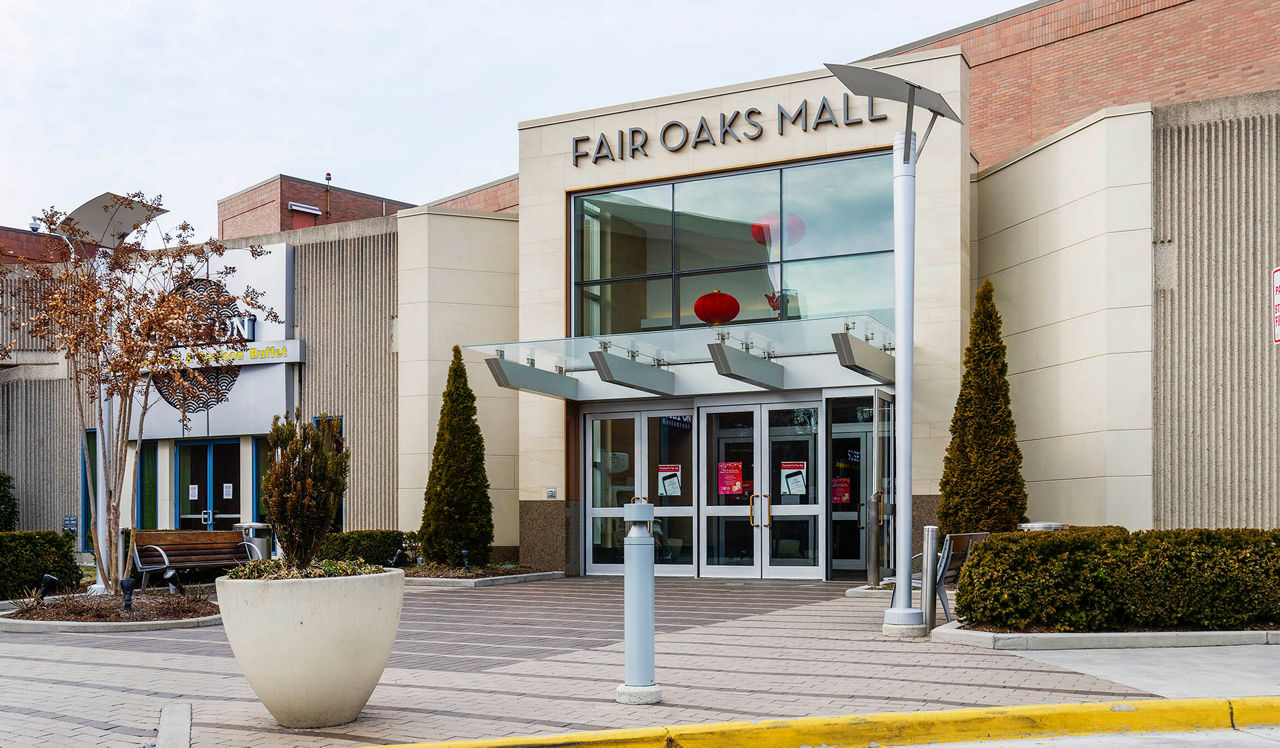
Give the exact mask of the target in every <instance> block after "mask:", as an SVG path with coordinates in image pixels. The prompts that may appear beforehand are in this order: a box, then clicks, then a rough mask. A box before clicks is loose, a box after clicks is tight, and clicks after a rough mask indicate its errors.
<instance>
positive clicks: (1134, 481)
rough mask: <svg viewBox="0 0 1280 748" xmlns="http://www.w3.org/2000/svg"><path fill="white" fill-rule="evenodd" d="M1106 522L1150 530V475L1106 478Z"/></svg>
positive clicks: (1133, 528) (1132, 528)
mask: <svg viewBox="0 0 1280 748" xmlns="http://www.w3.org/2000/svg"><path fill="white" fill-rule="evenodd" d="M1106 486H1107V512H1106V523H1107V524H1109V525H1124V526H1125V527H1127V528H1129V529H1130V530H1150V529H1151V528H1152V527H1153V525H1152V513H1151V510H1152V494H1151V476H1149V475H1148V476H1139V477H1131V478H1130V477H1120V478H1108V479H1107V483H1106Z"/></svg>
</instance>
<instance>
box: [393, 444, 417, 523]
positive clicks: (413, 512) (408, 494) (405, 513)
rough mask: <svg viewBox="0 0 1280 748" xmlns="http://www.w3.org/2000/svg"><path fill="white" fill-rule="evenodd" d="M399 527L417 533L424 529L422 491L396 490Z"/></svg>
mask: <svg viewBox="0 0 1280 748" xmlns="http://www.w3.org/2000/svg"><path fill="white" fill-rule="evenodd" d="M401 463H402V466H403V460H401ZM396 521H397V523H398V524H397V525H396V526H397V527H398V528H399V529H401V530H403V531H405V532H417V531H418V530H419V529H420V528H421V527H422V489H421V488H419V489H412V488H400V489H397V490H396Z"/></svg>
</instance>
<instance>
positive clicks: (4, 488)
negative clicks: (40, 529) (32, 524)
mask: <svg viewBox="0 0 1280 748" xmlns="http://www.w3.org/2000/svg"><path fill="white" fill-rule="evenodd" d="M17 529H18V499H17V497H15V496H14V495H13V478H11V477H9V474H8V473H0V532H13V531H14V530H17Z"/></svg>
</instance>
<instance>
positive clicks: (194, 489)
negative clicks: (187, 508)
mask: <svg viewBox="0 0 1280 748" xmlns="http://www.w3.org/2000/svg"><path fill="white" fill-rule="evenodd" d="M187 500H188V501H199V500H200V486H198V485H196V484H194V483H193V484H191V485H189V486H187Z"/></svg>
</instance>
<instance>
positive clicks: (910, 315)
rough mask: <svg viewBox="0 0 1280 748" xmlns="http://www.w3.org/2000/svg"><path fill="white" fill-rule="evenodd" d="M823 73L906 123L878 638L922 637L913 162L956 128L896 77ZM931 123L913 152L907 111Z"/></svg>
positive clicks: (926, 95) (898, 170)
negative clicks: (886, 598)
mask: <svg viewBox="0 0 1280 748" xmlns="http://www.w3.org/2000/svg"><path fill="white" fill-rule="evenodd" d="M827 69H828V70H830V71H831V74H832V75H834V76H835V77H836V80H838V81H840V82H841V83H842V84H844V86H845V88H848V89H849V90H850V91H851V92H853V93H855V94H857V95H859V96H868V97H875V98H877V99H889V100H890V101H900V102H902V103H904V104H906V105H907V121H906V124H905V126H904V127H903V129H902V131H901V132H899V133H897V134H896V135H894V136H893V277H894V299H895V303H894V312H893V326H894V337H895V339H896V343H895V345H894V367H893V375H894V376H893V378H894V393H895V394H894V401H895V403H896V407H897V416H896V418H895V420H894V457H895V464H896V466H897V469H896V471H895V475H894V481H893V485H894V505H895V512H894V534H895V536H896V537H895V543H894V546H895V549H896V553H895V561H894V565H895V566H896V579H895V580H894V587H893V604H892V605H891V606H890V607H889V609H888V610H886V611H885V612H884V627H883V631H884V633H885V635H887V636H900V637H911V636H924V635H926V634H928V631H927V630H926V629H925V624H924V613H923V612H922V611H921V610H920V609H919V608H914V607H912V606H911V426H912V412H911V406H912V397H911V395H912V393H911V374H912V370H913V360H912V359H913V354H914V352H915V305H916V294H915V268H916V161H917V160H918V159H919V158H920V153H922V152H923V151H924V146H925V144H926V143H927V142H928V141H929V133H931V132H933V125H934V123H935V122H937V120H938V117H945V118H946V119H950V120H954V121H955V122H957V123H960V124H964V123H963V122H961V120H960V117H959V116H958V115H957V114H956V113H955V112H954V111H952V109H951V107H950V105H948V104H947V101H946V99H944V98H942V95H941V94H939V93H937V92H935V91H931V90H929V89H927V88H925V87H923V86H920V85H918V84H915V83H912V82H910V81H906V80H903V79H902V78H898V77H897V76H893V75H889V74H888V73H882V72H880V71H879V70H872V69H870V68H860V67H854V66H852V65H827ZM917 106H919V107H923V108H925V109H927V110H929V113H930V114H931V115H932V116H931V117H930V118H929V126H928V127H926V128H925V131H924V136H923V137H922V138H921V139H920V144H919V146H918V147H917V145H916V133H915V130H914V129H912V126H911V121H912V118H913V116H914V114H915V108H916V107H917Z"/></svg>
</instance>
